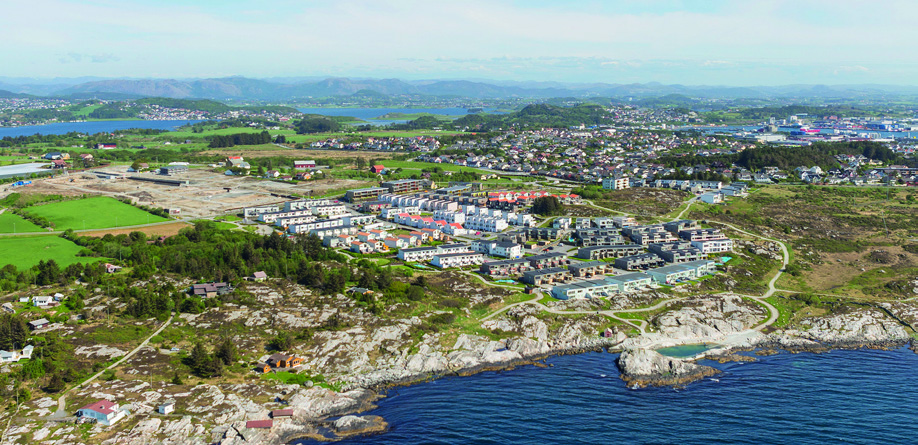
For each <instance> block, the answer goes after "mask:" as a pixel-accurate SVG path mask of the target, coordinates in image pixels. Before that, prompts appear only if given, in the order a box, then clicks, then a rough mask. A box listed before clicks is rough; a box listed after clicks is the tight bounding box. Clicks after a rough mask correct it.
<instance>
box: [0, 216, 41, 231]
mask: <svg viewBox="0 0 918 445" xmlns="http://www.w3.org/2000/svg"><path fill="white" fill-rule="evenodd" d="M41 231H42V228H41V227H38V226H36V225H35V224H32V223H31V222H30V221H27V220H25V219H23V218H22V217H21V216H19V215H17V214H15V213H10V212H3V214H0V233H26V232H41Z"/></svg>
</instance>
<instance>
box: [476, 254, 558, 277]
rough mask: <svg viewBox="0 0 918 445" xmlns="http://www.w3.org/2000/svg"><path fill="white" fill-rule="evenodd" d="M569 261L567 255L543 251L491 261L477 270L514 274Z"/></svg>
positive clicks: (493, 273)
mask: <svg viewBox="0 0 918 445" xmlns="http://www.w3.org/2000/svg"><path fill="white" fill-rule="evenodd" d="M570 263H571V260H570V259H569V258H568V257H567V255H565V254H563V253H560V252H553V253H543V254H540V255H533V256H529V257H523V258H518V259H511V260H502V261H491V262H488V263H485V264H482V265H481V268H479V270H478V271H479V272H480V273H482V274H485V275H488V276H508V275H516V274H518V273H522V272H525V271H527V270H534V269H549V268H553V267H564V266H567V265H569V264H570Z"/></svg>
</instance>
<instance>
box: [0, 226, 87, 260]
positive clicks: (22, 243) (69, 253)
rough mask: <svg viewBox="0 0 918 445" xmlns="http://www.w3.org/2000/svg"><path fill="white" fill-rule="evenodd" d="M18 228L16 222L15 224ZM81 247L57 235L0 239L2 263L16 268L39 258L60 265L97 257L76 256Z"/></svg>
mask: <svg viewBox="0 0 918 445" xmlns="http://www.w3.org/2000/svg"><path fill="white" fill-rule="evenodd" d="M17 229H18V224H17ZM80 250H82V248H81V247H80V246H77V245H76V244H74V243H72V242H70V241H68V240H66V239H64V238H60V237H57V236H29V237H7V238H2V239H0V256H2V257H3V258H5V260H4V261H3V262H2V263H3V264H12V265H14V266H16V268H17V269H19V270H23V269H28V268H30V267H32V266H35V265H36V264H38V262H39V261H40V260H45V261H47V260H54V261H55V262H57V264H58V265H59V266H60V267H65V266H69V265H71V264H73V263H89V262H93V261H98V258H89V257H78V256H77V253H79V252H80Z"/></svg>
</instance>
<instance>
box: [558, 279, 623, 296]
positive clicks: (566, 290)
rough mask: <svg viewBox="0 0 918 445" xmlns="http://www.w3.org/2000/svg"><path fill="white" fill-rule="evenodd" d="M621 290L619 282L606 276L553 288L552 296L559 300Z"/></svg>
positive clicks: (603, 294) (610, 293)
mask: <svg viewBox="0 0 918 445" xmlns="http://www.w3.org/2000/svg"><path fill="white" fill-rule="evenodd" d="M617 292H619V283H616V282H613V281H609V280H606V279H604V278H601V279H596V280H585V281H577V282H574V283H570V284H562V285H560V286H555V287H553V288H551V296H552V297H555V298H557V299H559V300H571V299H575V298H599V297H605V296H609V295H612V294H614V293H617Z"/></svg>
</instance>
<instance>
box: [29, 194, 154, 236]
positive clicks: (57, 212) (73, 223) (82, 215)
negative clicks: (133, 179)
mask: <svg viewBox="0 0 918 445" xmlns="http://www.w3.org/2000/svg"><path fill="white" fill-rule="evenodd" d="M25 211H26V212H28V213H30V214H32V215H36V216H41V217H44V218H47V219H48V220H49V221H51V222H53V223H54V225H55V227H54V229H55V230H67V229H74V230H82V229H108V228H111V227H123V226H136V225H140V224H149V223H157V222H163V221H168V220H167V219H165V218H163V217H160V216H156V215H151V214H149V213H147V212H144V211H143V210H140V209H138V208H136V207H134V206H131V205H129V204H125V203H123V202H121V201H118V200H116V199H113V198H109V197H104V196H97V197H93V198H84V199H77V200H74V201H63V202H54V203H50V204H44V205H39V206H32V207H27V208H26V209H25Z"/></svg>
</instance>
